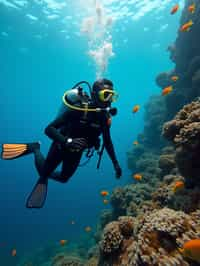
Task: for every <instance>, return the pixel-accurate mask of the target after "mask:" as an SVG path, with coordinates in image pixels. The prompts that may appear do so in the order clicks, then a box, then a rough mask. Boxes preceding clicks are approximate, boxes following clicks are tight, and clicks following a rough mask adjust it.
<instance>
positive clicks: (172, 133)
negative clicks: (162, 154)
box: [163, 100, 200, 184]
mask: <svg viewBox="0 0 200 266" xmlns="http://www.w3.org/2000/svg"><path fill="white" fill-rule="evenodd" d="M163 136H165V137H166V138H167V139H168V140H171V141H173V143H174V144H175V161H176V164H177V166H178V169H179V171H180V173H181V174H182V175H183V176H184V177H186V178H187V177H188V180H187V181H189V183H190V184H197V183H199V182H200V175H199V172H200V163H199V158H200V101H199V100H197V101H193V102H192V103H190V104H188V105H185V106H184V107H183V108H182V109H181V110H180V111H179V112H178V113H177V115H176V116H175V118H174V119H173V120H171V121H169V122H167V123H165V124H164V126H163ZM189 178H190V180H189Z"/></svg>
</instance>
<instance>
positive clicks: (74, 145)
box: [64, 138, 88, 152]
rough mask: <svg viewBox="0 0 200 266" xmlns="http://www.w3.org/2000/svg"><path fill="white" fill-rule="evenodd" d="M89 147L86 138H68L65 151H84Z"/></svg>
mask: <svg viewBox="0 0 200 266" xmlns="http://www.w3.org/2000/svg"><path fill="white" fill-rule="evenodd" d="M87 146H88V144H87V141H86V139H84V138H74V139H72V138H66V140H65V143H64V148H65V149H71V150H74V151H77V152H78V151H82V150H84V149H85V148H87Z"/></svg>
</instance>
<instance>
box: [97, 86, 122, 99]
mask: <svg viewBox="0 0 200 266" xmlns="http://www.w3.org/2000/svg"><path fill="white" fill-rule="evenodd" d="M98 96H99V100H100V101H102V102H115V101H116V100H117V99H118V96H119V95H118V94H117V93H116V92H115V91H114V90H111V89H108V88H106V87H104V88H103V89H102V90H100V91H99V93H98Z"/></svg>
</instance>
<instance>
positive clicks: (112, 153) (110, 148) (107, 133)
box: [103, 126, 117, 164]
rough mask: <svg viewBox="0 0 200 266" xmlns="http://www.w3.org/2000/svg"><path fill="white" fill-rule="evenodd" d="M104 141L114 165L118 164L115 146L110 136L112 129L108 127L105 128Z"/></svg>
mask: <svg viewBox="0 0 200 266" xmlns="http://www.w3.org/2000/svg"><path fill="white" fill-rule="evenodd" d="M103 141H104V145H105V148H106V151H107V153H108V155H109V157H110V159H111V160H112V162H113V164H115V163H117V158H116V154H115V150H114V146H113V143H112V139H111V136H110V128H109V127H108V126H104V127H103Z"/></svg>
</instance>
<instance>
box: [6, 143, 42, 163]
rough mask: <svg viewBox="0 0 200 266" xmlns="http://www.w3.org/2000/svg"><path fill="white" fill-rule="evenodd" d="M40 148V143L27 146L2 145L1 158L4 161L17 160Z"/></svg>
mask: <svg viewBox="0 0 200 266" xmlns="http://www.w3.org/2000/svg"><path fill="white" fill-rule="evenodd" d="M39 148H40V143H39V142H33V143H27V144H16V143H15V144H2V152H1V158H2V159H4V160H12V159H16V158H18V157H21V156H24V155H27V154H30V153H32V152H33V151H34V149H39Z"/></svg>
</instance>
